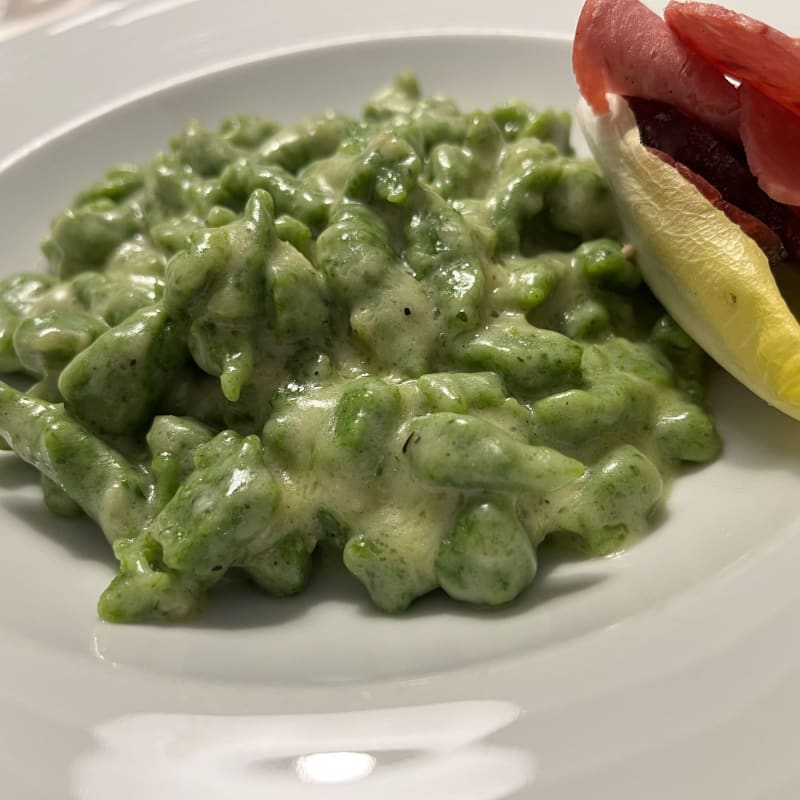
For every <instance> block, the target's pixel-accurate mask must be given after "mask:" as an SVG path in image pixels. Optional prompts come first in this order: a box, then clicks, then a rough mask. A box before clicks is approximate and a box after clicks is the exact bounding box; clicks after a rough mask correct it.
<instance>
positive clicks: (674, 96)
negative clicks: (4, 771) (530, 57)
mask: <svg viewBox="0 0 800 800" xmlns="http://www.w3.org/2000/svg"><path fill="white" fill-rule="evenodd" d="M572 67H573V70H574V72H575V77H576V78H577V81H578V86H579V87H580V90H581V94H582V95H583V96H584V98H586V100H587V102H588V103H589V105H591V106H592V108H593V109H594V111H595V112H596V113H598V114H603V113H605V112H606V111H608V102H607V100H606V93H607V92H612V93H614V94H623V95H635V96H637V97H647V98H650V99H652V100H660V101H662V102H664V103H670V104H671V105H675V106H677V107H678V108H680V109H681V110H683V111H684V112H685V113H687V114H692V115H696V116H697V117H698V118H700V119H702V120H703V121H704V122H705V123H706V124H707V125H709V126H711V127H712V128H713V129H714V130H716V131H718V132H719V133H720V134H722V135H723V136H725V137H726V138H728V139H730V140H731V141H737V140H738V136H739V133H738V130H739V98H738V95H737V93H736V89H735V87H733V86H732V85H731V84H730V83H729V82H728V81H727V80H725V78H724V76H722V75H721V74H720V73H719V72H717V71H716V70H715V69H714V68H713V67H712V66H710V65H709V64H708V63H707V62H706V61H704V60H703V59H702V58H701V57H700V56H698V55H696V54H695V53H693V52H692V51H691V50H689V49H688V48H687V47H686V46H685V45H684V44H683V43H682V42H680V41H679V40H678V38H677V37H676V36H675V35H674V34H673V33H672V32H671V31H670V29H669V27H668V26H667V24H666V23H665V22H664V21H663V20H662V19H661V18H660V17H659V16H658V15H657V14H655V13H654V12H653V11H651V10H650V9H649V8H647V7H646V6H644V5H643V4H642V3H640V2H639V0H587V2H586V4H585V5H584V7H583V10H582V12H581V15H580V18H579V19H578V26H577V29H576V31H575V43H574V46H573V50H572Z"/></svg>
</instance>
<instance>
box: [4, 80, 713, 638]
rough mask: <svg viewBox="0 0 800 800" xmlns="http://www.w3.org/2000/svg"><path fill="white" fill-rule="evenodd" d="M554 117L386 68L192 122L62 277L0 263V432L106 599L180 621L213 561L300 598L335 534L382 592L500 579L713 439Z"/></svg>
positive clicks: (583, 539) (391, 601)
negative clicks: (329, 106)
mask: <svg viewBox="0 0 800 800" xmlns="http://www.w3.org/2000/svg"><path fill="white" fill-rule="evenodd" d="M569 127H570V119H569V115H568V114H564V113H559V112H554V111H536V110H534V109H532V108H530V107H529V106H528V105H526V104H525V103H522V102H509V103H507V104H505V105H501V106H499V107H497V108H495V109H493V110H491V111H489V112H484V111H475V112H467V113H465V112H463V111H461V110H460V109H459V108H458V107H457V106H456V105H455V104H454V103H453V102H452V101H451V100H449V99H446V98H443V97H438V96H435V97H429V98H423V97H421V95H420V92H419V88H418V85H417V82H416V80H415V79H414V77H413V76H411V75H407V74H403V75H401V76H399V77H398V78H397V79H396V80H395V82H394V83H393V84H392V85H391V86H390V87H388V88H387V89H385V90H383V91H380V92H379V93H377V94H376V95H375V96H374V97H373V98H371V99H370V100H369V101H368V102H367V104H366V106H365V108H364V111H363V115H362V116H361V118H359V119H353V118H350V117H346V116H342V115H339V114H334V113H329V114H325V115H323V116H319V117H316V118H312V119H307V120H304V121H301V122H299V123H297V124H294V125H291V126H289V127H281V126H279V125H277V124H275V123H273V122H271V121H269V120H266V119H262V118H260V117H255V116H237V117H232V118H230V119H227V120H226V121H225V122H224V123H223V124H222V125H221V126H220V128H219V129H218V130H216V131H212V130H209V129H207V128H206V127H204V126H203V125H202V124H201V123H200V122H197V121H192V122H190V123H189V124H188V125H187V126H186V128H185V130H184V131H183V132H182V133H181V134H180V135H179V136H177V137H176V138H175V139H173V140H172V142H171V143H170V145H169V148H168V149H167V150H166V151H165V152H163V153H160V154H158V155H157V156H156V157H155V158H154V159H153V161H152V162H150V163H148V164H143V165H123V166H119V167H116V168H114V169H112V170H110V171H109V172H108V173H107V174H106V175H105V177H104V178H102V179H101V180H99V181H98V182H96V183H94V184H92V185H90V186H88V187H87V188H85V189H84V190H83V191H81V192H80V193H79V194H78V195H77V196H76V198H75V200H74V202H73V204H72V205H71V206H70V207H69V208H67V209H66V210H65V211H63V213H61V214H60V215H59V216H58V217H57V218H56V219H55V220H54V221H53V223H52V226H51V229H50V233H49V235H48V237H47V239H46V240H45V242H44V244H43V251H44V254H45V256H46V258H47V261H48V262H49V267H50V270H49V274H35V273H25V274H20V275H15V276H13V277H7V278H5V279H3V280H2V281H0V369H2V370H3V371H5V372H7V373H21V374H23V375H25V376H28V378H29V380H28V389H27V391H19V390H18V389H16V388H12V386H11V385H9V384H7V383H0V435H1V436H2V438H3V439H4V440H5V442H6V443H7V445H8V446H10V447H11V448H12V449H13V450H14V451H15V452H16V453H17V455H18V456H19V457H21V458H22V459H24V460H25V461H27V462H29V463H30V464H33V465H34V466H35V467H36V468H37V469H38V470H39V471H40V472H41V475H42V486H43V493H44V501H45V503H46V504H47V506H48V508H49V509H50V510H51V511H52V512H53V513H54V514H56V515H61V516H71V515H79V514H85V515H88V516H89V517H90V518H91V519H93V520H94V521H95V522H96V523H97V525H98V526H99V527H100V528H101V529H102V531H103V533H104V534H105V536H106V538H107V539H108V541H109V542H110V543H111V544H112V546H113V550H114V553H115V555H116V557H117V558H118V560H119V574H118V575H117V577H115V578H114V580H113V581H112V582H111V584H110V586H109V587H108V588H107V589H106V590H105V592H104V593H103V595H102V597H101V598H100V601H99V613H100V616H101V617H102V618H104V619H106V620H111V621H117V622H134V621H142V620H154V619H168V620H174V619H181V618H184V617H186V616H187V615H189V614H191V613H193V612H194V611H195V610H196V609H197V608H198V607H199V606H201V605H202V603H203V602H204V600H205V598H206V597H207V595H208V594H209V592H210V591H211V590H212V589H213V588H214V586H215V584H217V583H219V582H220V581H221V580H223V579H224V578H225V576H226V575H228V574H229V573H234V574H235V573H238V574H243V575H246V576H247V577H248V579H249V580H250V581H251V582H252V583H253V584H255V586H257V587H258V588H259V589H261V590H262V591H263V592H264V593H266V594H268V595H273V596H287V595H293V594H295V593H297V592H300V591H301V590H302V589H303V588H304V587H305V586H306V584H307V582H308V581H309V578H310V575H311V572H312V568H313V566H314V564H315V561H316V558H317V557H316V555H315V551H317V550H322V549H325V550H328V551H330V552H333V553H335V554H337V555H338V558H339V559H340V560H341V562H342V563H343V565H344V568H346V569H347V570H349V572H350V573H352V575H353V576H354V577H355V578H356V579H357V580H358V581H360V582H361V583H362V584H363V586H364V587H365V590H366V592H368V593H369V596H370V598H371V599H372V602H373V603H374V604H375V605H376V606H377V607H378V608H379V609H381V610H383V611H385V612H389V613H396V612H402V611H403V610H405V609H406V608H408V606H409V605H410V604H411V603H412V602H413V601H414V600H415V598H418V597H420V596H421V595H424V594H426V593H428V592H431V591H433V590H435V589H437V588H441V589H442V590H443V591H444V592H446V593H447V594H448V595H450V596H451V597H452V598H454V599H455V600H460V601H463V602H466V603H472V604H477V605H481V606H485V605H489V606H494V605H499V604H503V603H508V602H509V601H511V600H513V599H514V598H515V597H516V596H517V595H518V594H519V593H520V592H522V591H523V590H524V589H525V588H526V587H527V586H528V585H529V584H530V583H531V582H532V581H533V580H534V577H535V575H536V569H537V550H538V548H539V546H540V545H541V544H542V543H543V542H544V541H545V540H560V541H562V542H564V543H566V544H567V545H568V546H570V547H575V548H578V549H579V550H580V551H582V552H583V553H585V554H587V555H594V556H598V555H605V554H610V553H614V552H617V551H618V550H620V549H621V548H623V547H624V546H625V544H626V542H627V541H628V540H629V539H630V538H631V537H636V536H639V535H641V534H642V533H643V532H645V531H646V529H647V527H648V524H649V520H650V519H651V517H652V514H653V511H654V510H655V509H656V508H657V507H658V506H659V504H660V503H661V502H662V501H663V497H664V492H665V481H667V480H668V479H669V478H670V476H671V475H672V474H673V473H674V472H675V471H676V470H677V469H679V468H680V466H681V465H682V464H684V463H686V462H694V463H702V462H707V461H710V460H712V459H714V458H715V457H716V456H717V454H718V452H719V448H720V444H719V441H718V437H717V434H716V432H715V428H714V425H713V422H712V420H711V418H710V416H709V414H708V412H707V410H706V409H705V407H704V400H703V386H704V375H705V371H706V358H705V356H704V355H703V353H702V352H701V351H700V350H699V348H698V347H697V346H696V345H695V344H694V343H693V342H692V341H691V340H690V339H689V338H688V337H687V336H686V334H685V333H684V332H683V331H682V330H681V329H680V328H678V326H677V325H676V324H675V323H674V322H673V321H672V320H671V319H670V317H669V316H667V315H666V314H665V312H664V310H663V309H662V308H661V307H660V306H659V304H658V303H657V301H656V300H655V299H654V298H653V296H652V295H651V293H650V292H649V290H648V289H647V287H646V286H645V285H644V284H643V283H642V281H641V278H640V275H639V271H638V269H637V266H636V260H635V253H633V252H632V251H631V248H630V247H629V246H626V245H625V244H624V243H622V242H621V241H620V238H619V237H620V233H619V228H618V225H617V221H616V218H615V213H614V207H613V203H612V199H611V196H610V193H609V190H608V188H607V186H606V184H605V182H604V180H603V178H602V177H601V176H600V174H599V172H598V170H597V168H596V167H595V165H594V164H593V163H592V162H591V161H590V160H586V159H581V158H577V157H575V155H574V153H573V151H572V150H571V148H570V144H569ZM17 383H18V382H17Z"/></svg>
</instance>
